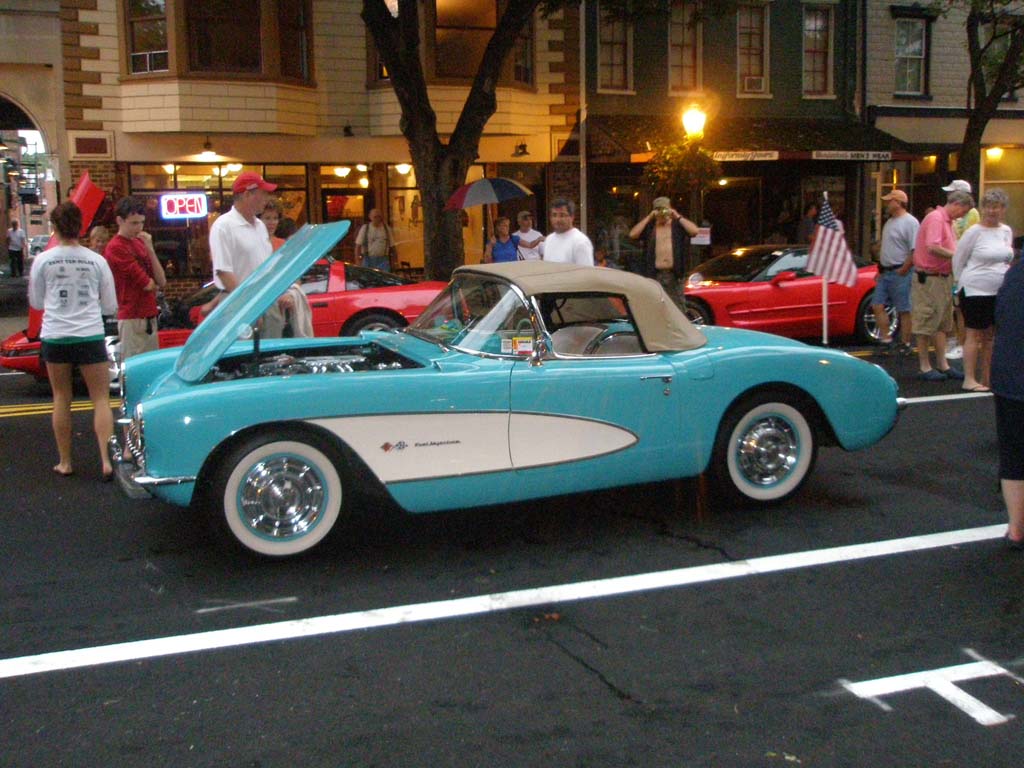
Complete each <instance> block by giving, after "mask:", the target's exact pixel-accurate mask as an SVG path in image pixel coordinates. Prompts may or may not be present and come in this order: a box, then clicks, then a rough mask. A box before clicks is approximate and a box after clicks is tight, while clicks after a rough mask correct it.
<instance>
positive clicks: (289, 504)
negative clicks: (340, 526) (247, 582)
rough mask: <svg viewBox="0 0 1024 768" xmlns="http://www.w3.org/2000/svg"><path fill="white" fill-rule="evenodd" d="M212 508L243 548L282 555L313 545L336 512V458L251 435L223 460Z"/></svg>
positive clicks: (300, 442) (294, 442) (298, 443)
mask: <svg viewBox="0 0 1024 768" xmlns="http://www.w3.org/2000/svg"><path fill="white" fill-rule="evenodd" d="M215 498H216V502H219V503H215V506H219V507H220V512H219V516H220V522H222V523H223V524H224V526H225V527H226V529H227V532H228V533H229V534H230V535H231V536H232V537H233V538H234V539H236V540H237V541H238V543H239V544H241V545H242V546H243V547H245V548H246V549H249V550H251V551H253V552H256V553H258V554H261V555H269V556H271V557H286V556H288V555H296V554H299V553H300V552H305V551H307V550H309V549H312V548H313V547H315V546H316V545H317V544H319V543H320V542H321V541H323V539H324V537H325V536H327V534H329V533H330V532H331V529H332V528H334V525H335V523H337V522H338V518H339V517H340V514H341V508H342V500H343V498H342V482H341V476H340V474H339V472H338V467H337V466H336V465H335V462H334V461H332V460H331V458H329V457H328V455H327V453H325V451H324V450H321V448H319V447H317V446H315V445H313V444H312V443H311V442H306V441H305V439H302V438H299V439H275V438H274V437H273V436H266V437H261V438H256V439H254V440H251V441H249V442H247V443H245V444H244V445H243V446H242V447H240V448H239V449H237V450H236V451H234V452H233V453H232V454H231V455H230V456H229V457H228V459H227V461H225V463H224V469H223V470H222V473H221V476H220V481H219V482H218V487H217V495H216V497H215Z"/></svg>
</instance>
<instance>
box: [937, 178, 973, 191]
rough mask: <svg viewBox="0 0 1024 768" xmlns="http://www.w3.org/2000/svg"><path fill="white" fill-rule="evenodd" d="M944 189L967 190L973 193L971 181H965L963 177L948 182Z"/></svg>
mask: <svg viewBox="0 0 1024 768" xmlns="http://www.w3.org/2000/svg"><path fill="white" fill-rule="evenodd" d="M942 191H943V192H966V193H967V194H970V193H971V182H969V181H964V180H963V179H956V180H954V181H951V182H949V184H947V185H946V186H944V187H943V188H942Z"/></svg>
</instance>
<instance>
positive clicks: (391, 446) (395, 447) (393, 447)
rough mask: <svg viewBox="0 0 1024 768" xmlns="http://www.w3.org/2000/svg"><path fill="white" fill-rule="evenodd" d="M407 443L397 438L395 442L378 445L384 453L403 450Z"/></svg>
mask: <svg viewBox="0 0 1024 768" xmlns="http://www.w3.org/2000/svg"><path fill="white" fill-rule="evenodd" d="M408 447H409V445H408V444H407V443H406V442H405V441H404V440H399V441H398V442H397V443H384V445H382V446H381V447H380V449H381V450H382V451H384V453H391V451H404V450H405V449H406V448H408Z"/></svg>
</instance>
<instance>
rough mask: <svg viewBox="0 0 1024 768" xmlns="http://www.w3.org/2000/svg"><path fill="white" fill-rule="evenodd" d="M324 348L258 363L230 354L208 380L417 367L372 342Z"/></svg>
mask: <svg viewBox="0 0 1024 768" xmlns="http://www.w3.org/2000/svg"><path fill="white" fill-rule="evenodd" d="M325 351H326V350H324V349H322V348H321V349H316V350H310V351H309V354H303V351H302V350H296V351H295V352H294V353H291V354H280V353H279V354H274V353H269V354H267V355H265V356H264V355H261V356H260V359H259V362H258V364H257V363H254V361H253V359H252V358H251V357H246V356H241V357H231V358H226V359H224V360H221V361H220V362H219V363H218V364H217V365H215V366H214V367H213V368H212V369H211V370H210V374H209V376H208V377H207V380H208V381H232V380H235V379H249V378H256V377H263V376H298V375H302V374H310V373H358V372H360V371H389V370H401V369H403V368H417V367H419V366H418V365H417V364H416V363H414V362H412V361H411V360H408V359H406V358H403V357H400V356H398V355H396V354H395V353H393V352H390V351H389V350H385V349H381V348H379V347H375V346H367V347H355V348H346V349H345V351H344V352H343V353H341V352H339V353H338V354H324V352H325Z"/></svg>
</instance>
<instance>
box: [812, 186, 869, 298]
mask: <svg viewBox="0 0 1024 768" xmlns="http://www.w3.org/2000/svg"><path fill="white" fill-rule="evenodd" d="M807 271H808V272H810V273H812V274H815V275H821V276H822V277H824V278H825V279H826V280H828V281H829V282H830V283H841V284H843V285H845V286H847V287H849V288H852V287H853V286H855V285H856V284H857V265H856V264H855V263H854V262H853V254H851V253H850V249H849V248H848V247H847V246H846V237H844V236H843V232H842V230H841V229H840V224H839V222H838V221H837V220H836V217H835V214H834V213H832V206H831V205H829V202H828V198H827V197H826V198H825V200H824V201H823V202H822V204H821V208H820V209H819V210H818V226H817V227H815V230H814V244H813V245H811V252H810V253H809V254H808V256H807Z"/></svg>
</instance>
